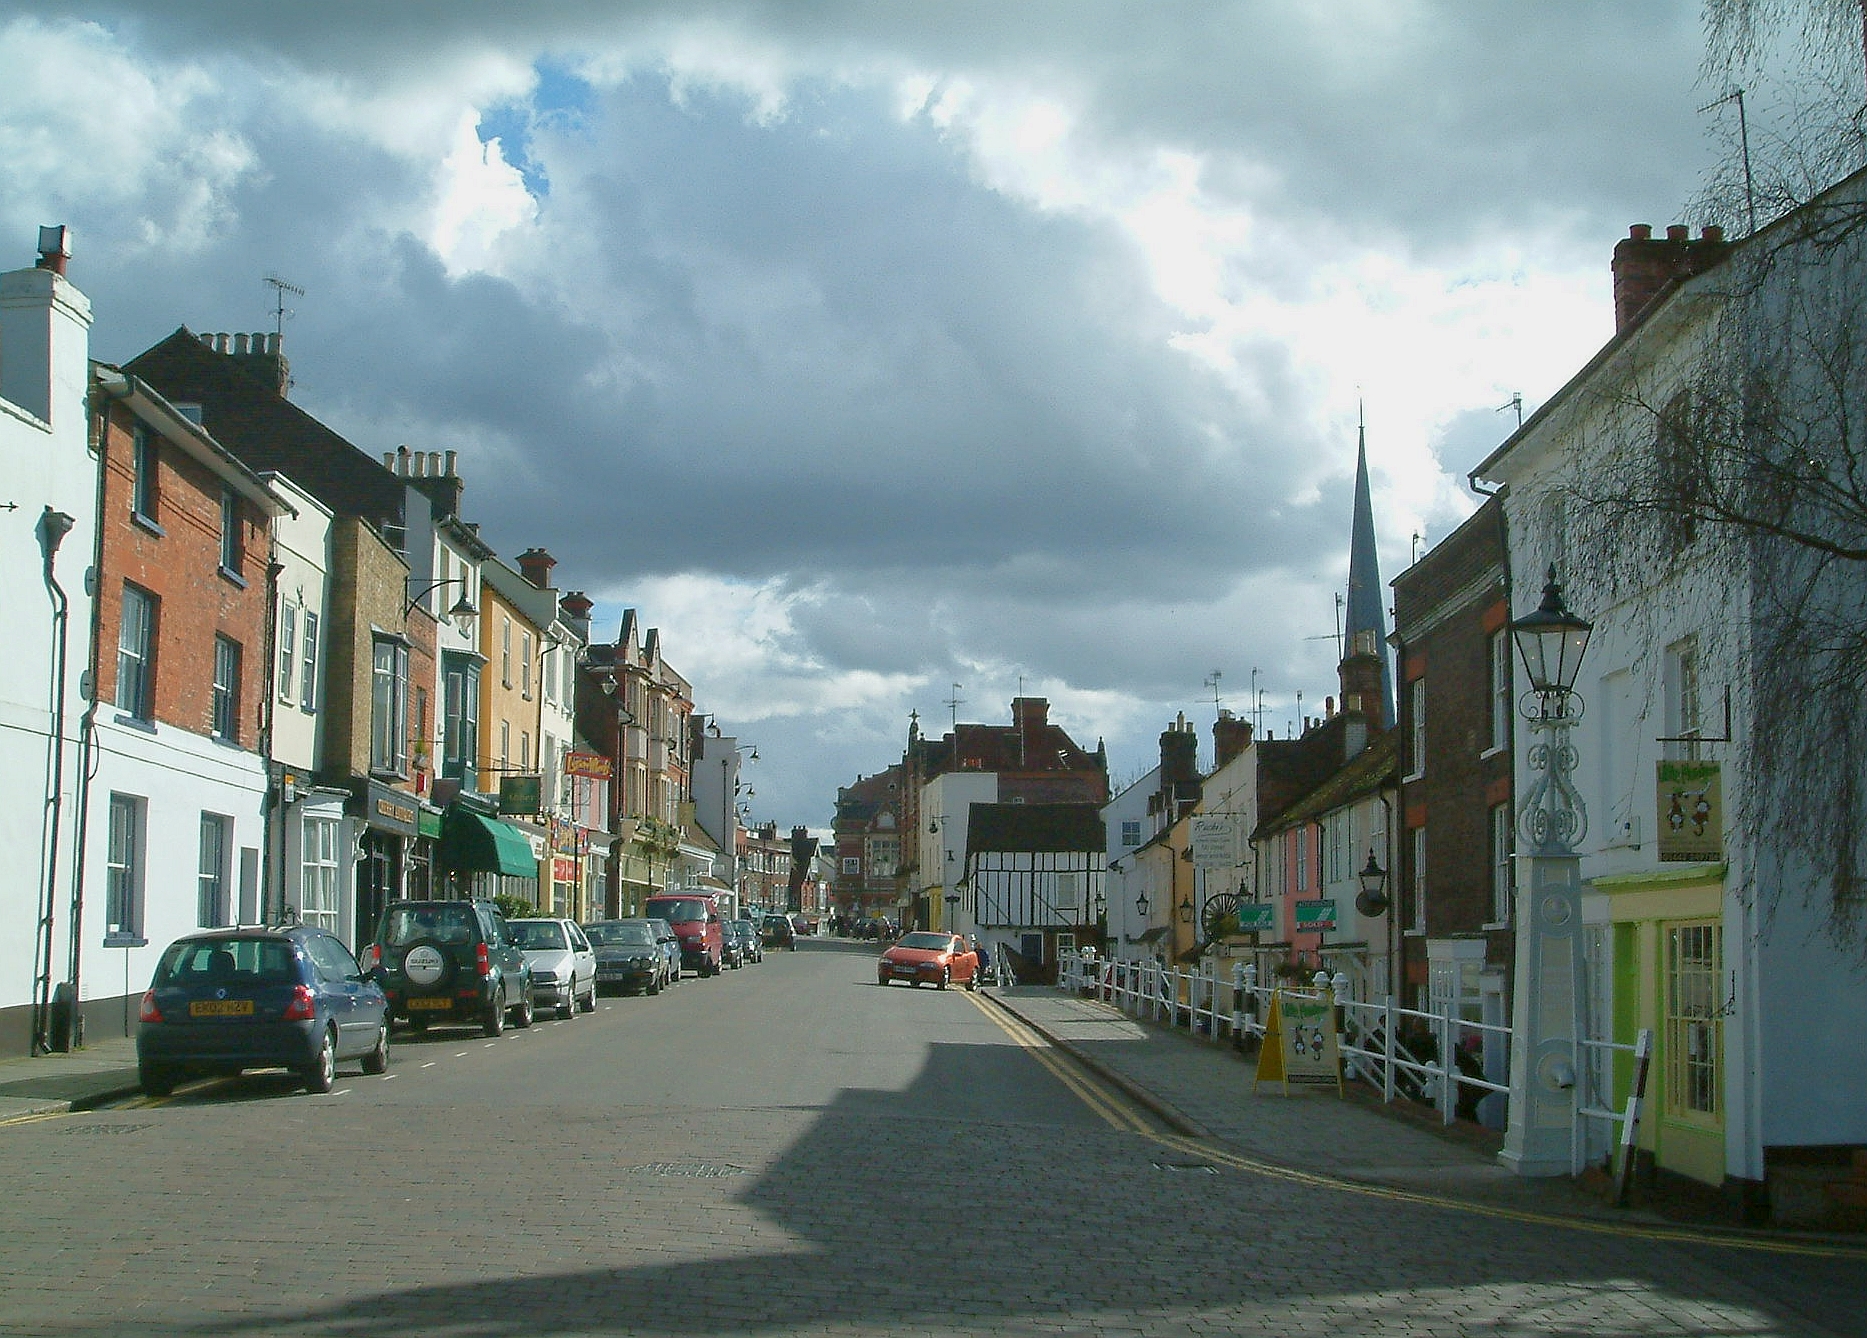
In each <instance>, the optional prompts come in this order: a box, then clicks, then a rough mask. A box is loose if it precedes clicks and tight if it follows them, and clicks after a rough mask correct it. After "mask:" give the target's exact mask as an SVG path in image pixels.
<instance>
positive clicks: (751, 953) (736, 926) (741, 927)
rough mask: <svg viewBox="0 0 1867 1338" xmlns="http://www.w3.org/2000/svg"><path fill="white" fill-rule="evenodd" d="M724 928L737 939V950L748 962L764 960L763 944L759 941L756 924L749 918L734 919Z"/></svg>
mask: <svg viewBox="0 0 1867 1338" xmlns="http://www.w3.org/2000/svg"><path fill="white" fill-rule="evenodd" d="M726 928H727V929H728V930H729V931H730V932H731V933H733V934H734V935H735V936H737V938H738V939H739V950H740V951H741V952H742V953H743V954H744V955H745V959H746V961H748V962H762V961H764V960H765V945H764V944H763V943H762V942H760V941H759V936H758V926H757V925H755V924H753V923H752V921H750V920H734V921H733V922H732V923H731V924H729V925H727V926H726Z"/></svg>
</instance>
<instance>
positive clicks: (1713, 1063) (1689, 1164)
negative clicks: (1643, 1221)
mask: <svg viewBox="0 0 1867 1338" xmlns="http://www.w3.org/2000/svg"><path fill="white" fill-rule="evenodd" d="M1659 937H1660V941H1659V949H1660V956H1661V960H1660V980H1659V986H1660V1000H1659V1003H1660V1010H1659V1012H1660V1027H1659V1035H1658V1038H1657V1040H1658V1046H1657V1049H1658V1053H1657V1055H1656V1056H1655V1058H1656V1061H1657V1063H1658V1066H1659V1079H1660V1082H1659V1098H1660V1100H1659V1109H1658V1111H1657V1112H1656V1115H1657V1120H1658V1127H1657V1135H1658V1137H1657V1140H1656V1142H1657V1146H1656V1148H1655V1153H1656V1157H1657V1160H1658V1162H1659V1164H1660V1165H1661V1166H1662V1167H1664V1168H1665V1169H1667V1170H1670V1171H1676V1172H1678V1173H1679V1174H1681V1175H1686V1176H1690V1177H1691V1178H1692V1179H1694V1180H1700V1181H1703V1182H1705V1183H1706V1184H1710V1185H1716V1184H1720V1183H1722V1182H1723V1180H1724V1012H1725V1010H1724V928H1723V926H1722V924H1720V923H1719V922H1718V921H1717V920H1687V921H1670V922H1665V923H1662V924H1661V925H1660V936H1659Z"/></svg>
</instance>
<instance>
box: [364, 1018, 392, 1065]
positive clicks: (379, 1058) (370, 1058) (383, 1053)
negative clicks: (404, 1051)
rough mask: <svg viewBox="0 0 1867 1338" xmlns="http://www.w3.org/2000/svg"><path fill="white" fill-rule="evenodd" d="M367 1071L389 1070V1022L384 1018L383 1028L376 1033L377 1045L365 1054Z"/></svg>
mask: <svg viewBox="0 0 1867 1338" xmlns="http://www.w3.org/2000/svg"><path fill="white" fill-rule="evenodd" d="M363 1071H364V1072H365V1073H387V1072H388V1071H389V1023H388V1020H387V1019H384V1021H383V1024H382V1030H381V1031H379V1032H377V1033H376V1046H375V1048H374V1049H372V1050H370V1051H369V1053H367V1054H365V1055H364V1056H363Z"/></svg>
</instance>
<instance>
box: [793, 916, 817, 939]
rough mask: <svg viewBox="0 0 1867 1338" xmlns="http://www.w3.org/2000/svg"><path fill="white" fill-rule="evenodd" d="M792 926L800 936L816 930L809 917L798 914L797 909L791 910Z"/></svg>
mask: <svg viewBox="0 0 1867 1338" xmlns="http://www.w3.org/2000/svg"><path fill="white" fill-rule="evenodd" d="M791 928H792V929H793V930H795V931H796V933H797V936H798V937H799V938H802V937H804V936H805V935H806V934H811V933H815V932H816V930H815V928H814V926H812V924H811V923H810V921H809V919H808V918H806V917H805V916H803V915H800V914H798V913H797V912H796V911H793V912H791Z"/></svg>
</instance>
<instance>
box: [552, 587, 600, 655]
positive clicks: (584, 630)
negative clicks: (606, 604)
mask: <svg viewBox="0 0 1867 1338" xmlns="http://www.w3.org/2000/svg"><path fill="white" fill-rule="evenodd" d="M595 607H596V606H595V605H594V604H592V603H591V602H590V597H589V596H588V595H586V594H584V592H583V591H581V590H573V591H571V592H570V593H569V594H568V595H565V596H564V597H563V598H562V599H560V600H559V601H558V608H560V609H561V610H563V612H564V621H565V622H567V623H569V624H570V626H571V630H572V631H574V632H576V633H577V635H578V636H580V637H581V638H583V640H584V641H585V642H586V643H588V642H589V640H590V610H591V609H593V608H595Z"/></svg>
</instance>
